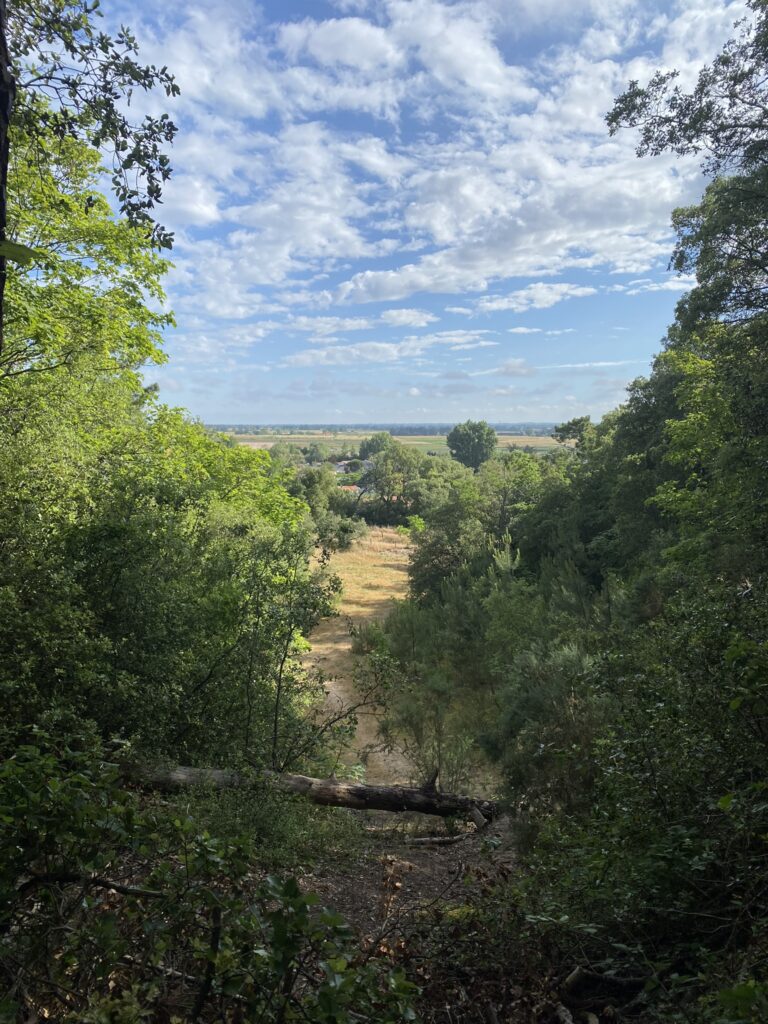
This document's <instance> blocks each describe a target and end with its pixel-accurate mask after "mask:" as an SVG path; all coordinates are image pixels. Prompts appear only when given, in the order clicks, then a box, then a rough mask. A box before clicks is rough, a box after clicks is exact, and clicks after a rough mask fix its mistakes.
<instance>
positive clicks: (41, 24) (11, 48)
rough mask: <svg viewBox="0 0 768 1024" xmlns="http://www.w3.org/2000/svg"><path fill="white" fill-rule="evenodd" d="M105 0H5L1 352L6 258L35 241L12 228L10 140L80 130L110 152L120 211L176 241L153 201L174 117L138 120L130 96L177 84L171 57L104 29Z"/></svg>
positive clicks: (157, 241) (77, 135) (0, 78)
mask: <svg viewBox="0 0 768 1024" xmlns="http://www.w3.org/2000/svg"><path fill="white" fill-rule="evenodd" d="M99 14H100V11H99V3H98V0H59V2H57V3H56V4H54V5H51V4H50V3H48V2H46V0H20V2H18V3H14V4H13V5H12V7H11V9H10V10H8V6H7V3H6V0H0V357H1V356H2V355H3V349H4V322H5V315H4V314H5V309H4V298H5V286H6V280H7V259H8V258H11V259H13V260H16V261H19V262H28V261H29V260H30V259H32V258H34V257H35V253H34V250H30V249H29V248H27V247H24V246H19V245H18V243H16V242H14V241H11V240H9V238H8V231H7V229H8V223H7V221H8V208H7V192H6V190H7V183H8V169H9V158H10V141H11V136H13V140H14V145H16V144H17V143H18V141H19V140H20V139H22V138H23V139H25V140H26V143H27V144H31V145H37V144H38V143H42V144H43V145H45V143H46V140H47V141H48V142H49V141H50V139H51V138H56V139H59V140H67V139H68V140H73V139H74V140H77V139H79V140H82V141H86V142H88V143H89V144H90V145H92V146H93V147H94V148H95V149H97V150H99V151H100V152H104V151H106V152H108V153H110V154H111V161H112V186H113V190H114V192H115V195H116V197H117V200H118V205H119V209H120V212H121V213H122V214H123V215H124V216H125V217H126V218H127V220H128V222H129V223H130V224H132V225H134V226H136V225H138V226H141V227H142V228H144V229H145V230H146V231H147V233H148V234H149V235H150V238H151V241H152V244H153V245H156V246H159V247H161V248H170V246H171V243H172V235H171V234H170V233H169V232H168V231H167V230H166V229H165V228H164V227H163V226H162V225H161V224H158V223H156V222H155V221H154V219H153V211H154V208H155V206H156V204H157V203H158V202H160V199H161V195H162V186H163V184H164V182H165V181H166V180H167V179H168V177H169V176H170V173H171V169H170V162H169V159H168V156H167V155H166V153H165V152H164V151H163V146H164V145H166V144H169V143H170V142H172V140H173V137H174V135H175V134H176V126H175V125H174V123H173V122H172V121H171V120H170V118H169V116H168V114H165V113H163V114H161V115H159V116H154V115H146V116H144V117H143V118H142V119H141V120H139V121H132V120H131V119H130V118H129V116H128V114H127V113H126V110H127V105H126V103H125V100H126V98H127V99H130V98H131V95H132V93H133V91H134V90H136V89H141V90H143V91H150V90H152V89H153V88H155V87H156V86H159V87H160V88H162V89H163V90H164V91H165V93H166V95H167V96H173V95H176V94H177V93H178V87H177V86H176V84H175V82H174V80H173V76H172V75H170V74H169V72H168V69H167V68H165V67H162V68H157V67H155V66H154V65H142V64H140V63H138V62H137V61H136V59H135V55H136V53H137V51H138V47H137V43H136V40H135V38H134V37H133V35H132V34H131V33H130V31H129V30H128V29H126V28H121V29H120V31H119V32H118V33H117V35H116V36H115V37H111V36H109V35H107V34H106V33H104V32H98V31H97V30H96V28H95V25H94V21H93V19H94V16H97V15H99Z"/></svg>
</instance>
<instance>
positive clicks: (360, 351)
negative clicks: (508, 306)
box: [284, 331, 496, 366]
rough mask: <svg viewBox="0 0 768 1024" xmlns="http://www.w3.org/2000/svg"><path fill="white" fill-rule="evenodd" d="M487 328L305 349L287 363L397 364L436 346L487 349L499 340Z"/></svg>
mask: <svg viewBox="0 0 768 1024" xmlns="http://www.w3.org/2000/svg"><path fill="white" fill-rule="evenodd" d="M487 333H488V332H487V331H438V332H436V333H433V334H421V335H418V334H414V335H409V336H408V337H407V338H405V339H404V340H403V341H398V342H381V341H363V342H360V343H359V344H355V345H331V346H328V347H326V348H313V349H306V350H305V351H303V352H296V353H294V354H293V355H289V356H286V358H285V360H284V365H285V366H353V365H356V364H365V363H395V362H399V361H401V360H403V359H414V358H418V357H419V356H421V355H422V354H423V353H424V352H426V351H427V350H428V349H430V348H433V347H434V346H436V345H441V346H442V345H445V346H448V347H449V348H450V349H451V350H456V349H463V348H481V347H482V348H484V347H486V346H487V345H492V344H496V342H489V341H486V340H485V339H484V338H483V337H482V335H485V334H487Z"/></svg>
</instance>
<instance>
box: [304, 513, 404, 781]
mask: <svg viewBox="0 0 768 1024" xmlns="http://www.w3.org/2000/svg"><path fill="white" fill-rule="evenodd" d="M408 554H409V545H408V541H407V539H406V538H405V537H403V536H402V535H401V534H399V533H397V532H396V531H395V530H394V529H392V528H387V527H380V526H377V527H372V528H371V529H370V530H369V531H368V535H367V536H366V537H364V538H363V539H362V540H360V541H357V542H356V543H355V544H354V545H353V546H352V547H351V548H350V549H349V551H339V552H337V553H336V554H335V555H334V556H333V558H332V560H331V570H332V571H333V572H335V573H336V574H337V575H338V576H339V577H340V578H341V581H342V584H343V589H342V593H341V600H340V603H339V615H338V616H337V617H336V618H331V619H324V620H323V621H322V622H321V623H320V625H319V626H317V627H316V628H315V630H314V631H313V633H312V635H311V636H310V638H309V639H310V642H311V644H312V650H311V651H310V653H309V654H308V655H307V664H309V665H312V666H316V667H317V668H319V669H320V670H321V671H322V672H323V674H324V675H325V676H326V677H327V687H328V691H329V695H328V702H329V706H330V707H334V708H335V707H338V705H339V701H343V702H344V704H345V705H347V704H351V703H353V702H354V701H355V699H356V697H357V692H356V689H355V679H354V675H355V664H356V662H357V660H358V659H357V657H356V655H354V654H353V653H352V638H351V636H350V633H349V625H350V621H351V622H352V623H354V624H355V625H360V624H362V623H366V622H375V621H381V620H382V619H384V618H385V617H386V615H387V612H388V611H389V609H390V608H391V606H392V601H393V600H395V599H397V598H404V597H405V596H406V595H407V592H408ZM378 743H379V737H378V723H377V716H376V715H375V713H370V712H365V711H363V712H361V713H360V714H359V716H358V725H357V732H356V735H355V739H354V742H353V743H352V744H351V746H350V749H349V750H347V751H345V752H344V753H343V754H342V761H344V762H345V763H347V764H359V763H360V761H361V760H363V759H364V760H365V764H366V781H367V782H371V783H381V784H386V783H394V782H406V781H407V780H408V777H409V766H408V763H407V762H406V761H405V759H404V758H403V757H401V756H400V755H399V754H398V753H397V752H387V751H382V750H380V749H376V746H377V744H378ZM371 748H372V749H371Z"/></svg>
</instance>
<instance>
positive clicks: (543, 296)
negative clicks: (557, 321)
mask: <svg viewBox="0 0 768 1024" xmlns="http://www.w3.org/2000/svg"><path fill="white" fill-rule="evenodd" d="M596 293H597V289H596V288H590V287H588V286H586V285H577V284H567V283H566V282H561V283H557V284H551V283H550V284H547V283H545V282H542V281H539V282H537V283H535V284H529V285H527V286H526V287H525V288H521V289H519V290H518V291H515V292H510V293H509V295H497V296H487V297H484V298H482V299H480V301H479V302H478V304H477V308H478V309H479V310H481V311H482V312H486V313H487V312H491V311H495V310H501V309H510V310H512V312H513V313H525V312H526V310H529V309H548V308H549V307H550V306H554V305H556V304H557V303H558V302H563V301H564V300H565V299H574V298H580V297H582V296H585V295H595V294H596Z"/></svg>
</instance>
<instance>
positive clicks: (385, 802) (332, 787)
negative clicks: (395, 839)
mask: <svg viewBox="0 0 768 1024" xmlns="http://www.w3.org/2000/svg"><path fill="white" fill-rule="evenodd" d="M124 774H125V775H126V776H127V777H128V778H129V779H130V780H131V781H133V782H136V783H138V784H139V785H141V786H144V787H146V788H149V789H157V790H161V791H163V792H178V791H179V790H183V789H187V788H190V787H193V786H208V787H213V788H214V789H233V788H237V787H247V786H248V785H249V782H250V781H251V780H250V779H249V777H248V776H246V775H242V774H241V773H239V772H235V771H228V770H226V769H221V768H185V767H181V766H179V767H176V768H145V767H139V766H135V765H132V766H130V767H127V768H125V769H124ZM261 776H262V777H263V778H264V779H266V780H267V781H268V782H269V783H270V784H271V785H274V786H276V787H277V788H278V789H281V790H283V791H285V792H288V793H297V794H299V795H300V796H304V797H306V798H307V799H308V800H311V801H312V802H313V803H316V804H324V805H327V806H333V807H351V808H355V809H357V810H375V811H395V812H400V811H417V812H418V813H420V814H434V815H438V816H439V817H442V818H452V817H463V818H469V819H470V820H473V821H477V820H478V818H479V817H480V816H482V818H483V820H484V821H486V822H487V821H489V820H490V819H492V818H495V817H496V816H497V814H498V808H497V806H496V804H495V803H494V802H493V801H492V800H485V799H483V798H481V797H471V796H458V795H456V794H454V793H439V792H429V791H425V790H424V789H416V788H413V787H410V786H367V785H365V784H364V783H362V782H349V781H344V780H342V779H336V778H330V779H314V778H311V777H310V776H308V775H291V774H288V773H287V772H281V773H279V774H278V773H277V772H271V771H266V770H265V771H263V772H261Z"/></svg>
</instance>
